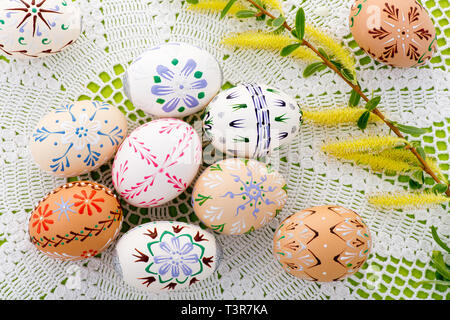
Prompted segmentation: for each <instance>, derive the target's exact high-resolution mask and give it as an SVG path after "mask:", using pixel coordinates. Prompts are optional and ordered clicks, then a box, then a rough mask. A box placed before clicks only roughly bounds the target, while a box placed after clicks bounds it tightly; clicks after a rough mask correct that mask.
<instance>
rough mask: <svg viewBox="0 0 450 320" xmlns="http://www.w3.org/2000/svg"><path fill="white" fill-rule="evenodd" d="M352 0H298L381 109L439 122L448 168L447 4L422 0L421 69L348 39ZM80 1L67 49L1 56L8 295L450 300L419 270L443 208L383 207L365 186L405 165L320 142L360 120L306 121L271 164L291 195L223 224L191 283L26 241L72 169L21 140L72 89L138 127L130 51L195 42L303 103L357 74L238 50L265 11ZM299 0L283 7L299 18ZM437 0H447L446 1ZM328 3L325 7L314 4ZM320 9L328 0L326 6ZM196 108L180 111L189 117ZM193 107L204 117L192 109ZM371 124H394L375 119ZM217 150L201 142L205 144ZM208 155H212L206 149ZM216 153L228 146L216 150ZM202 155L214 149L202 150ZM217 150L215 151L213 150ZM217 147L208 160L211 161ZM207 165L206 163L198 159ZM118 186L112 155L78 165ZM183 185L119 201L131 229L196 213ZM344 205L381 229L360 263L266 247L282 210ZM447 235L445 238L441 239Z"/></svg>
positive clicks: (436, 152)
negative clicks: (339, 152)
mask: <svg viewBox="0 0 450 320" xmlns="http://www.w3.org/2000/svg"><path fill="white" fill-rule="evenodd" d="M351 2H352V1H349V0H314V1H312V0H307V1H303V6H304V9H305V11H306V14H307V17H308V22H310V23H314V24H315V25H317V26H320V27H322V28H323V29H324V30H327V31H328V32H330V33H331V34H333V35H334V36H335V37H336V38H337V39H342V40H343V41H344V42H345V43H346V44H347V45H349V46H350V47H352V48H353V49H352V51H353V52H354V53H355V56H356V58H357V60H358V78H359V79H360V83H361V86H362V87H363V88H367V89H369V90H370V91H372V90H374V91H377V90H378V91H377V94H379V95H381V96H382V97H383V105H382V107H381V110H382V111H383V112H384V113H386V114H387V115H389V117H390V119H392V120H396V121H399V122H400V123H403V124H409V125H415V126H419V127H428V128H431V132H429V133H427V134H425V135H424V136H422V141H423V145H424V146H425V150H426V151H427V152H429V153H430V154H432V155H433V156H434V157H435V158H437V159H438V162H439V165H440V166H441V169H442V170H443V171H444V173H447V174H448V170H449V148H450V141H449V137H450V94H449V80H450V79H449V74H448V70H449V65H450V54H449V48H450V44H449V43H448V41H447V40H446V36H448V34H449V31H450V27H449V26H448V25H447V24H448V20H447V19H448V16H449V15H450V7H448V6H444V4H445V3H446V2H445V1H443V2H441V1H427V2H426V3H425V5H426V6H427V8H428V11H429V12H431V13H432V16H433V19H434V22H435V25H436V27H437V30H438V32H437V34H438V44H439V52H438V53H437V54H435V56H434V58H433V59H432V61H431V62H428V63H427V65H425V66H424V67H421V68H412V69H393V68H390V67H386V66H382V65H379V64H375V63H374V62H373V61H372V60H370V58H368V57H367V56H366V55H365V54H364V53H363V52H362V51H361V50H360V49H359V48H358V47H356V45H355V43H354V42H353V41H352V37H351V35H350V34H349V29H348V24H347V16H348V13H349V8H350V5H351ZM76 3H78V4H79V6H80V7H81V9H82V14H83V27H84V30H83V33H82V35H81V37H80V38H79V39H78V41H77V42H76V43H75V44H74V45H72V46H71V47H70V48H68V49H67V50H64V51H63V52H61V53H60V54H57V55H54V56H50V57H47V58H43V59H38V60H32V61H30V62H20V61H14V60H11V61H6V60H5V59H0V84H1V85H0V115H1V117H0V121H1V124H0V214H1V215H0V242H1V243H2V245H1V246H0V298H1V299H44V298H45V299H197V300H199V299H327V298H331V299H363V298H365V299H401V298H406V299H449V297H450V290H449V289H448V287H442V286H435V285H431V284H429V285H424V286H416V285H415V282H416V281H420V280H424V279H434V269H433V267H432V266H431V264H430V253H431V251H432V250H433V248H437V246H436V244H435V243H434V241H433V239H432V238H431V235H430V226H432V225H435V226H438V232H439V234H440V235H441V236H442V237H444V238H445V237H447V238H446V239H448V236H449V235H450V220H449V217H450V215H449V212H448V211H449V207H448V206H446V207H442V206H438V207H435V208H432V209H421V210H380V209H379V208H376V207H374V206H372V205H370V204H368V202H367V198H366V195H367V194H370V193H376V192H378V191H389V190H398V189H402V188H403V187H405V186H407V182H405V181H407V179H405V177H402V176H387V175H380V174H374V173H372V172H371V171H369V170H367V169H364V168H362V167H359V166H352V165H350V164H348V163H343V162H340V161H337V160H333V159H330V158H328V157H327V156H326V155H324V154H323V153H322V152H321V150H320V147H321V145H322V143H323V142H325V141H330V140H333V139H335V138H336V137H341V138H345V137H351V136H356V135H360V134H362V133H361V131H360V130H358V129H357V128H356V126H355V125H354V124H349V125H338V126H333V127H321V126H315V125H311V124H306V123H305V124H304V125H303V126H302V127H301V130H300V133H299V135H298V137H297V138H296V139H294V141H293V142H292V143H291V144H290V145H289V146H288V147H286V148H283V149H282V150H281V151H280V153H279V154H276V155H273V156H272V157H271V160H272V163H273V164H274V165H277V166H278V168H279V171H280V172H281V173H282V174H283V175H284V176H285V177H286V179H287V181H288V195H289V199H288V201H287V204H286V206H285V207H284V209H283V211H282V213H280V214H279V216H278V217H277V218H275V219H274V220H273V221H272V222H271V223H270V225H269V226H268V227H266V228H263V229H261V230H257V231H256V232H253V233H251V234H250V235H243V236H224V235H219V236H217V238H218V241H220V243H221V244H222V246H223V253H224V259H223V262H222V264H221V266H220V267H219V269H218V271H217V272H216V273H214V275H213V276H211V277H209V278H208V279H206V280H204V281H202V282H199V283H197V284H195V287H194V286H193V287H191V288H190V289H188V290H185V291H175V292H164V293H161V294H154V295H150V294H145V293H142V292H141V291H137V290H136V289H133V288H131V287H129V286H127V285H126V284H124V283H123V282H122V280H121V279H120V277H119V276H118V274H116V273H115V271H114V268H113V265H112V254H111V253H112V248H110V249H109V250H107V251H106V252H104V253H103V254H102V255H101V257H100V258H91V259H89V260H85V261H81V262H60V261H56V260H53V259H51V258H49V257H47V256H45V255H43V254H41V253H39V252H38V251H37V250H36V249H35V248H34V247H33V245H32V244H31V243H30V242H29V239H28V234H27V228H28V223H27V221H28V217H29V214H30V211H31V210H32V208H33V206H34V205H35V204H36V203H37V201H38V200H39V199H40V198H41V197H42V196H44V195H45V194H46V193H48V192H49V191H51V190H52V189H53V188H54V187H56V186H58V185H61V184H63V183H64V182H65V180H64V179H60V178H54V177H51V176H49V175H47V174H45V173H43V172H42V171H40V170H39V168H38V167H37V166H36V165H35V164H34V163H33V161H32V159H31V157H30V154H29V150H28V147H27V141H28V137H29V135H30V132H31V130H32V129H33V128H34V126H35V125H36V124H37V122H38V120H39V119H40V117H41V116H42V115H43V114H45V113H47V112H48V111H49V110H50V109H51V108H52V107H55V106H58V105H61V104H63V103H65V102H67V101H71V100H78V99H86V98H89V99H95V98H97V99H101V100H104V101H107V102H109V103H112V104H114V105H116V106H117V107H119V108H120V109H121V110H122V111H123V112H124V113H125V114H126V115H127V117H128V120H129V121H128V124H129V128H130V131H131V130H132V129H134V128H136V127H137V126H138V125H140V124H142V123H144V122H147V121H149V120H151V118H150V117H148V116H147V115H146V114H144V113H143V112H142V111H141V110H137V109H135V108H134V107H133V105H132V104H131V103H130V102H129V101H128V100H127V99H126V97H125V95H124V92H123V89H122V80H121V76H122V73H123V72H124V70H125V69H126V67H127V66H128V64H129V63H130V62H131V61H132V59H133V58H134V57H136V56H137V55H139V54H140V53H141V52H143V51H144V50H146V48H149V47H152V46H154V45H157V44H159V43H161V42H164V41H180V42H187V43H192V44H195V45H198V46H200V47H202V48H204V49H206V50H208V51H209V52H210V53H212V54H213V55H214V56H215V57H216V58H217V59H218V61H219V62H220V64H221V66H222V68H223V71H224V77H225V80H226V81H229V82H231V83H239V82H243V81H246V82H260V83H265V84H267V85H271V86H275V87H278V88H280V89H282V90H284V91H285V92H286V93H288V94H290V95H292V96H293V97H296V99H297V100H298V102H299V103H300V104H302V105H305V106H308V107H319V106H320V107H324V106H328V107H330V108H332V107H335V106H339V105H345V104H346V103H347V101H348V97H349V91H350V90H349V87H348V86H347V85H346V84H345V83H344V82H343V81H341V80H340V78H338V77H337V76H336V75H334V74H332V73H331V72H324V73H322V74H320V75H315V76H312V77H310V78H307V79H304V78H303V77H302V71H303V69H304V67H305V65H304V64H303V63H302V62H299V61H294V60H293V59H291V58H282V57H280V56H279V55H277V54H274V53H270V52H265V51H251V50H244V49H237V50H234V49H230V48H228V47H224V46H223V45H222V44H220V40H221V39H222V38H223V36H225V35H227V34H229V33H232V32H239V31H245V30H249V29H251V28H255V27H257V24H258V22H255V21H250V20H249V21H247V20H246V21H241V22H239V21H238V20H236V19H233V18H225V19H223V20H219V16H218V15H217V14H205V13H203V14H202V13H198V12H194V11H188V10H186V4H185V3H183V2H182V1H181V0H150V1H143V0H128V1H123V0H103V1H98V0H76ZM298 3H299V1H296V0H286V1H284V2H283V8H284V9H285V13H286V15H287V16H288V18H289V20H290V21H292V17H293V15H294V14H295V11H296V10H295V6H297V5H298ZM441 3H442V5H441ZM322 6H324V7H327V8H328V9H329V10H328V11H329V12H330V15H328V16H319V15H317V12H318V11H317V8H318V7H322ZM322 11H323V10H322ZM198 119H199V116H198V115H194V116H191V117H189V118H187V119H185V120H187V121H189V122H190V123H194V122H195V126H196V129H198V130H200V126H199V122H198ZM195 120H197V121H195ZM367 131H369V132H374V133H375V132H385V133H387V132H388V131H387V130H386V129H385V128H384V127H383V125H381V124H380V125H371V126H370V128H369V129H368V130H367ZM207 154H210V155H211V154H212V152H211V147H210V146H209V147H207V148H206V150H205V155H207ZM211 157H212V156H210V158H211ZM214 157H215V158H217V159H219V158H220V157H221V155H218V154H217V153H216V154H215V155H214ZM206 158H207V157H206ZM210 160H211V159H210ZM210 160H209V161H210ZM204 167H205V165H204V166H203V168H204ZM81 178H83V179H88V180H93V181H97V182H99V183H102V184H104V185H106V186H108V187H110V188H112V187H113V186H112V180H111V162H109V163H108V164H106V165H104V166H102V167H101V168H100V169H98V170H96V171H94V172H91V173H89V174H86V175H84V176H82V177H81ZM190 191H191V188H189V189H188V190H187V191H186V192H185V193H183V194H182V195H181V196H180V197H178V198H177V199H175V200H174V201H172V202H171V203H169V204H167V205H165V206H162V207H160V208H156V209H150V210H148V209H137V208H134V207H131V206H129V205H127V204H125V203H124V202H123V205H124V211H125V221H124V228H123V231H126V230H128V229H129V228H132V227H134V226H135V225H137V224H140V223H144V222H147V221H151V220H173V219H176V220H179V221H185V222H190V223H194V224H198V223H199V221H198V219H197V218H196V216H195V215H194V213H193V210H192V207H191V206H190V204H189V202H190V201H189V200H190ZM321 204H338V205H342V206H344V207H348V208H350V209H353V210H355V211H356V212H358V213H359V214H360V215H361V216H362V217H363V219H364V220H365V222H366V223H367V225H368V226H369V227H370V229H371V231H372V235H373V238H374V239H373V240H374V241H373V243H374V245H373V249H372V253H371V255H370V256H369V259H368V261H367V262H366V264H365V265H364V267H363V268H362V269H361V270H360V271H359V272H358V273H356V274H355V275H353V276H352V277H350V278H348V279H346V280H344V281H340V282H335V283H326V284H320V283H314V282H308V281H302V280H299V279H296V278H293V277H292V276H290V275H288V274H287V273H285V272H284V271H283V270H282V269H281V268H280V267H279V266H278V264H277V263H276V262H275V259H274V258H273V257H272V253H271V248H272V238H273V232H274V229H275V228H276V227H277V226H278V224H279V223H280V222H281V221H282V220H283V219H284V218H286V217H287V216H288V215H290V214H292V213H294V212H296V211H298V210H300V209H303V208H307V207H310V206H314V205H321ZM447 241H448V240H447Z"/></svg>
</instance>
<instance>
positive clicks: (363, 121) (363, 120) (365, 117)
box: [358, 111, 370, 130]
mask: <svg viewBox="0 0 450 320" xmlns="http://www.w3.org/2000/svg"><path fill="white" fill-rule="evenodd" d="M369 118H370V111H364V112H363V114H362V115H361V116H360V117H359V119H358V127H359V128H360V129H361V130H365V129H366V128H367V123H369Z"/></svg>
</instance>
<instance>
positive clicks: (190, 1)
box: [186, 0, 198, 4]
mask: <svg viewBox="0 0 450 320" xmlns="http://www.w3.org/2000/svg"><path fill="white" fill-rule="evenodd" d="M186 2H187V3H190V4H197V3H198V0H186Z"/></svg>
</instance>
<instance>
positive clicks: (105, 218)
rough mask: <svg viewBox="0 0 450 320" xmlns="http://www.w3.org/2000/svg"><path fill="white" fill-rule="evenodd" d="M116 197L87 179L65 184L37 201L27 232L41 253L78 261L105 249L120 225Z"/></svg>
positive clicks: (119, 208)
mask: <svg viewBox="0 0 450 320" xmlns="http://www.w3.org/2000/svg"><path fill="white" fill-rule="evenodd" d="M122 221H123V213H122V207H121V206H120V203H119V201H118V200H117V197H116V196H115V195H114V193H113V192H112V191H111V190H110V189H108V188H107V187H105V186H103V185H101V184H98V183H95V182H90V181H76V182H70V183H67V184H64V185H62V186H60V187H58V188H56V189H54V190H53V191H52V192H50V193H49V194H47V195H46V196H45V197H44V198H43V199H42V200H40V201H39V203H38V205H37V206H36V208H35V209H34V210H33V212H32V213H31V216H30V219H29V225H28V232H29V235H30V240H31V242H32V243H33V244H34V245H35V246H36V248H37V249H38V250H39V251H41V252H42V253H44V254H46V255H47V256H49V257H52V258H56V259H59V260H70V261H73V260H81V259H86V258H90V257H93V256H95V255H97V254H99V253H101V252H102V251H104V250H106V249H107V248H108V247H109V245H110V244H111V243H112V242H113V241H114V239H115V238H116V236H117V235H118V233H119V231H120V228H121V226H122Z"/></svg>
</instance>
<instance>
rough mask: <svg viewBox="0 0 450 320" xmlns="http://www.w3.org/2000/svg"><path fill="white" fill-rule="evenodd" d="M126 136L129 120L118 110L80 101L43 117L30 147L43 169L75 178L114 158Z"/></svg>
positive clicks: (33, 132)
mask: <svg viewBox="0 0 450 320" xmlns="http://www.w3.org/2000/svg"><path fill="white" fill-rule="evenodd" d="M126 135H127V120H126V118H125V116H124V115H123V114H122V112H121V111H120V110H119V109H117V108H116V107H114V106H112V105H110V104H108V103H105V102H100V101H78V102H73V103H68V104H66V105H62V106H59V107H56V108H55V109H54V110H52V111H51V112H49V113H48V114H46V115H45V116H44V117H42V119H41V120H40V121H39V122H38V124H37V125H36V127H35V129H34V130H33V131H32V133H31V137H30V142H29V145H30V150H31V154H32V156H33V159H34V160H35V162H36V164H37V165H38V166H39V167H40V168H41V169H42V170H44V171H46V172H47V173H49V174H52V175H55V176H60V177H73V176H78V175H81V174H84V173H87V172H89V171H92V170H94V169H97V168H98V167H100V166H101V165H102V164H104V163H105V162H106V161H108V160H109V159H111V158H112V157H113V156H114V154H115V153H116V151H117V149H118V148H119V145H120V144H121V143H122V141H123V139H124V138H125V137H126Z"/></svg>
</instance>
